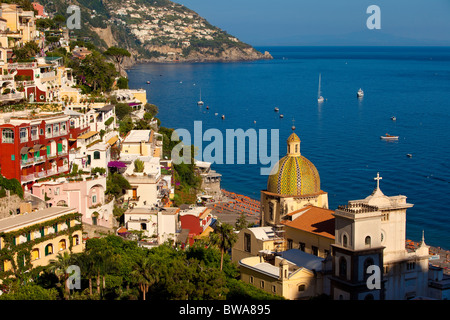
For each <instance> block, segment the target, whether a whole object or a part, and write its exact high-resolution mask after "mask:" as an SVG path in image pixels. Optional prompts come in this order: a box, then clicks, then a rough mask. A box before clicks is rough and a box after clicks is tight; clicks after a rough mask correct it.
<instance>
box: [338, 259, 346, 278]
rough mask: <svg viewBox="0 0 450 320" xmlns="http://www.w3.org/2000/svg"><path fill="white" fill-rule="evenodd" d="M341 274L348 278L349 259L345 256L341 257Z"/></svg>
mask: <svg viewBox="0 0 450 320" xmlns="http://www.w3.org/2000/svg"><path fill="white" fill-rule="evenodd" d="M339 276H340V277H343V278H345V279H346V278H347V260H346V259H345V258H344V257H341V258H340V259H339Z"/></svg>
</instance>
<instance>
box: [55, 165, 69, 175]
mask: <svg viewBox="0 0 450 320" xmlns="http://www.w3.org/2000/svg"><path fill="white" fill-rule="evenodd" d="M68 170H69V165H67V164H66V165H63V166H62V167H58V172H59V173H61V172H64V171H68Z"/></svg>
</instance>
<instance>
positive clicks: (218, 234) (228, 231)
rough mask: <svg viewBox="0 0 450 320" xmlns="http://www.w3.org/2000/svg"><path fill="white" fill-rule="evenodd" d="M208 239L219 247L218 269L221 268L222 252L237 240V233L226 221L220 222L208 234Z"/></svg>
mask: <svg viewBox="0 0 450 320" xmlns="http://www.w3.org/2000/svg"><path fill="white" fill-rule="evenodd" d="M210 240H211V243H212V244H213V245H216V246H217V247H219V249H220V270H222V269H223V256H224V253H225V251H227V250H228V249H231V248H232V247H233V245H234V243H235V242H236V241H237V235H236V234H235V233H234V231H233V226H231V225H230V224H228V223H221V224H219V225H218V226H217V227H216V230H214V232H212V233H211V234H210Z"/></svg>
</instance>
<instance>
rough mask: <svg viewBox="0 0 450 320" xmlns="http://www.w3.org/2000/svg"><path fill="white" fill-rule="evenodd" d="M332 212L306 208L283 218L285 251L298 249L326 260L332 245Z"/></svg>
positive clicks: (333, 224) (333, 226)
mask: <svg viewBox="0 0 450 320" xmlns="http://www.w3.org/2000/svg"><path fill="white" fill-rule="evenodd" d="M333 214H334V211H333V210H329V209H324V208H319V207H315V206H311V205H310V206H306V207H304V208H302V209H300V210H297V211H294V212H291V213H289V214H287V215H286V216H285V220H283V221H282V222H281V223H282V224H283V225H284V237H285V239H286V246H287V249H288V250H289V249H299V250H301V251H304V252H306V253H310V254H313V255H315V256H318V257H322V258H326V257H327V256H328V254H329V253H330V250H331V245H332V244H334V228H335V219H334V215H333Z"/></svg>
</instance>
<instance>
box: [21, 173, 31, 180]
mask: <svg viewBox="0 0 450 320" xmlns="http://www.w3.org/2000/svg"><path fill="white" fill-rule="evenodd" d="M20 178H21V180H22V182H28V181H33V180H34V173H31V174H27V175H22V176H21V177H20Z"/></svg>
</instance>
